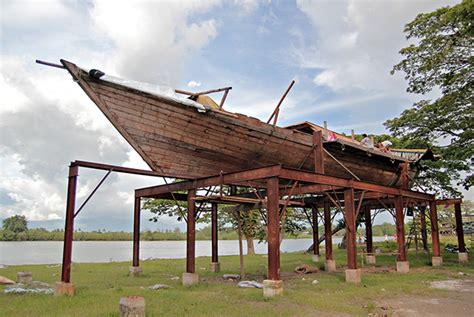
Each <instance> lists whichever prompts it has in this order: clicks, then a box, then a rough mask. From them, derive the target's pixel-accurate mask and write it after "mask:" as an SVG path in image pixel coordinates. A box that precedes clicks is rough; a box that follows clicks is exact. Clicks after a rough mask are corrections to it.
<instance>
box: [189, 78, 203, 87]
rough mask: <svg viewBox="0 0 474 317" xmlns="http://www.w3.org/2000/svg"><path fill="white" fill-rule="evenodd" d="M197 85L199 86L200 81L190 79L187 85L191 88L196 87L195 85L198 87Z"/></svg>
mask: <svg viewBox="0 0 474 317" xmlns="http://www.w3.org/2000/svg"><path fill="white" fill-rule="evenodd" d="M199 86H201V82H200V81H194V80H191V81H190V82H189V83H188V87H191V88H196V87H199Z"/></svg>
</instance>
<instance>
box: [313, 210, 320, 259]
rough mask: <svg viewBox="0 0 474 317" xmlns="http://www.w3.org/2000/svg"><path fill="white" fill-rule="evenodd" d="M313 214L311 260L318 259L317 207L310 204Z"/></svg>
mask: <svg viewBox="0 0 474 317" xmlns="http://www.w3.org/2000/svg"><path fill="white" fill-rule="evenodd" d="M311 211H312V215H313V220H312V221H313V257H312V260H313V262H318V261H319V230H318V229H319V228H318V207H316V206H314V205H313V206H311Z"/></svg>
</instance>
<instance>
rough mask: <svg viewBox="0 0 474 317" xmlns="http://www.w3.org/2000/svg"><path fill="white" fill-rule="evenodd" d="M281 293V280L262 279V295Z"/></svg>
mask: <svg viewBox="0 0 474 317" xmlns="http://www.w3.org/2000/svg"><path fill="white" fill-rule="evenodd" d="M280 295H283V281H282V280H263V297H266V298H269V297H275V296H280Z"/></svg>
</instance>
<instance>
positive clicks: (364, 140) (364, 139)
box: [360, 133, 374, 148]
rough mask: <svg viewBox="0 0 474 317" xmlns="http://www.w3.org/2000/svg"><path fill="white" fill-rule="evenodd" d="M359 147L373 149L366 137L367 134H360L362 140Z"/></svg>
mask: <svg viewBox="0 0 474 317" xmlns="http://www.w3.org/2000/svg"><path fill="white" fill-rule="evenodd" d="M360 145H362V146H365V147H368V148H373V147H374V145H373V144H372V142H371V141H370V138H369V137H368V136H367V134H365V133H364V134H362V140H361V141H360Z"/></svg>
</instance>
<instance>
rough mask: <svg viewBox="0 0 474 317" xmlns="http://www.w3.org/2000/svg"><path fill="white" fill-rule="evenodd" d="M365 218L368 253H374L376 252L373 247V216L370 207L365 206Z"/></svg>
mask: <svg viewBox="0 0 474 317" xmlns="http://www.w3.org/2000/svg"><path fill="white" fill-rule="evenodd" d="M364 213H365V214H364V218H365V243H366V246H367V253H368V254H369V255H372V253H373V252H374V248H373V237H372V217H371V214H370V207H369V206H365V208H364Z"/></svg>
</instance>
